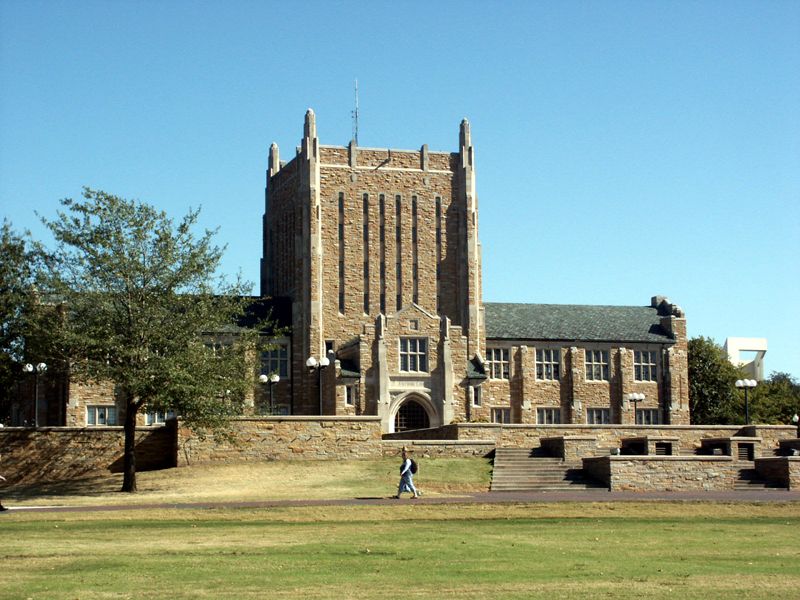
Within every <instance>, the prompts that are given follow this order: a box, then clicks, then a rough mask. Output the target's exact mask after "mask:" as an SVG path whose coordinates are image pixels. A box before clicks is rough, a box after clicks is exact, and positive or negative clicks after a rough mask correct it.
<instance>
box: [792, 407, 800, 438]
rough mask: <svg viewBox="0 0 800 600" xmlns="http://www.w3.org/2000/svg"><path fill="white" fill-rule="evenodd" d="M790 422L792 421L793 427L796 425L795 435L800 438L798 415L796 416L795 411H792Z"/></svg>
mask: <svg viewBox="0 0 800 600" xmlns="http://www.w3.org/2000/svg"><path fill="white" fill-rule="evenodd" d="M792 423H794V425H795V427H797V437H798V438H800V417H798V416H797V413H794V416H793V417H792Z"/></svg>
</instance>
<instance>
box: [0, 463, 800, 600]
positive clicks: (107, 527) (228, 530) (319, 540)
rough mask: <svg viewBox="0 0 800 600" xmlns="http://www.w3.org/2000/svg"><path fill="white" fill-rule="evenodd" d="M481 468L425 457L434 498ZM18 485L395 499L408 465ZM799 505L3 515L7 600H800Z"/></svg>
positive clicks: (272, 466) (95, 496) (58, 496)
mask: <svg viewBox="0 0 800 600" xmlns="http://www.w3.org/2000/svg"><path fill="white" fill-rule="evenodd" d="M490 470H491V466H490V464H489V463H488V462H487V461H485V460H482V459H474V460H442V461H433V460H430V461H428V460H425V461H422V464H421V471H420V476H419V478H418V479H419V484H420V486H421V487H422V488H424V489H425V490H426V492H427V494H426V495H434V496H435V495H444V494H447V495H450V496H452V495H457V494H458V493H459V492H468V491H479V490H485V489H486V487H487V486H488V480H489V473H490ZM119 483H120V481H119V476H118V475H109V476H101V477H96V478H93V479H86V480H82V481H73V482H63V483H58V484H49V485H39V486H30V487H25V488H20V487H17V488H13V487H12V488H11V489H10V490H7V492H10V493H6V494H5V497H4V498H5V499H4V501H5V503H6V504H8V505H10V506H12V507H14V508H20V507H25V506H29V507H30V506H34V505H43V504H44V505H46V504H62V505H64V504H66V505H71V506H80V505H84V506H86V505H102V506H107V507H113V506H114V505H117V506H118V505H120V504H144V505H149V504H157V503H159V504H162V505H164V504H171V503H186V502H193V501H197V502H229V501H259V500H275V499H281V498H291V499H319V498H355V497H386V496H388V495H390V494H392V493H394V491H395V490H396V484H397V461H396V460H390V459H387V460H384V461H368V462H341V463H338V462H337V463H331V462H327V463H263V464H249V463H248V464H237V465H213V466H202V467H196V468H188V469H173V470H168V471H157V472H150V473H141V474H140V487H141V489H142V492H141V493H140V494H136V495H134V496H130V495H127V494H126V495H122V494H119V493H117V492H116V491H115V490H117V489H118V488H119ZM799 528H800V503H770V504H743V503H736V504H733V503H707V502H695V503H689V502H685V503H682V502H638V503H632V502H625V503H612V502H597V503H556V504H551V503H532V504H491V505H489V504H467V503H464V504H458V503H453V504H442V505H438V504H425V503H414V502H411V501H409V500H405V501H397V502H386V503H383V504H379V505H361V506H316V507H292V508H290V507H280V508H263V509H225V510H222V509H207V510H200V509H197V510H195V509H184V510H177V509H172V508H166V509H165V508H152V507H151V508H146V509H145V508H138V509H135V510H121V509H119V507H117V509H116V510H113V511H96V510H89V511H85V512H49V513H47V512H33V511H25V510H14V511H10V512H6V513H3V514H0V565H2V568H0V598H3V599H5V598H9V599H11V598H14V599H16V598H32V599H48V600H49V599H54V600H67V599H69V600H71V599H80V600H95V599H109V598H137V599H138V598H193V599H194V598H215V599H216V598H221V599H239V598H244V599H247V598H337V599H341V598H365V599H371V598H375V599H377V598H380V599H386V598H402V597H411V598H596V597H599V598H603V597H606V598H703V599H704V600H708V599H714V598H720V599H722V598H725V599H728V598H797V597H800V593H798V590H800V574H799V573H798V568H797V565H798V564H800V560H798V559H800V543H799V542H798V541H797V539H798V531H799V530H800V529H799Z"/></svg>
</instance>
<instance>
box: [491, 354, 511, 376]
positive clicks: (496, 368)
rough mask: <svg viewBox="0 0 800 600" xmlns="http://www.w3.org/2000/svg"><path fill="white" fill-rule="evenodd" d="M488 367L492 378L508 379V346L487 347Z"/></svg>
mask: <svg viewBox="0 0 800 600" xmlns="http://www.w3.org/2000/svg"><path fill="white" fill-rule="evenodd" d="M486 369H487V373H488V375H489V378H490V379H508V348H487V349H486Z"/></svg>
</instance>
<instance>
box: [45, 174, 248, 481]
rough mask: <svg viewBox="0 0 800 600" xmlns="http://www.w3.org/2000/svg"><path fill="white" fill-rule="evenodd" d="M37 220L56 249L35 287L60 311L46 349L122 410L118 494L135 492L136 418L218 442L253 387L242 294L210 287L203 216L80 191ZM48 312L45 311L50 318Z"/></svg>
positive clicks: (216, 253) (220, 282) (221, 284)
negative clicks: (177, 423) (176, 215)
mask: <svg viewBox="0 0 800 600" xmlns="http://www.w3.org/2000/svg"><path fill="white" fill-rule="evenodd" d="M61 204H62V207H63V208H64V209H65V210H63V211H59V212H58V218H57V219H55V220H53V221H50V220H47V219H44V218H43V219H42V221H43V222H44V223H45V225H46V226H47V227H48V228H49V229H50V231H51V232H52V233H53V236H54V238H55V240H56V247H55V250H54V251H52V252H49V253H48V254H47V261H48V267H49V268H48V269H47V270H46V271H44V272H43V273H42V285H43V286H45V287H46V289H47V291H48V293H49V294H52V295H53V297H54V298H56V299H58V302H59V303H61V305H62V306H64V307H65V310H64V311H63V314H64V317H63V318H62V319H61V320H60V325H59V326H58V327H53V329H54V334H55V337H56V339H57V344H55V345H54V348H57V349H58V351H59V352H60V353H61V354H62V356H63V358H64V359H66V360H70V370H71V374H72V375H73V376H74V377H77V378H78V379H80V380H84V381H89V382H92V381H94V382H97V381H108V382H112V383H113V384H114V385H115V394H116V395H117V397H118V398H121V400H122V404H123V405H124V407H125V415H124V430H125V450H124V452H125V453H124V477H123V484H122V491H123V492H134V491H136V449H135V435H136V416H137V414H139V413H140V412H144V411H154V410H175V411H176V413H178V414H180V415H181V417H182V418H183V419H184V420H185V421H186V423H187V425H188V426H190V427H194V428H199V429H211V430H213V431H217V432H218V431H220V430H221V429H222V428H224V423H225V422H226V420H227V417H228V416H230V415H232V414H240V413H241V407H242V403H243V400H244V397H245V395H246V394H247V393H248V392H252V390H253V387H254V376H255V369H254V368H253V364H252V360H250V359H252V357H253V350H254V348H255V346H256V345H257V344H258V337H259V335H258V331H257V330H256V328H252V329H251V328H247V329H243V328H240V327H238V326H237V323H238V322H239V319H240V318H242V316H243V315H244V312H245V304H246V301H247V300H246V298H244V297H243V294H244V293H245V292H246V291H248V290H247V289H246V287H245V285H244V284H243V283H242V282H241V281H238V280H237V281H236V282H234V283H229V282H227V281H225V279H224V278H222V277H218V276H217V275H216V270H217V267H218V265H219V262H220V259H221V257H222V252H223V249H221V248H219V247H217V246H215V245H213V243H212V238H213V235H214V233H215V232H213V231H205V233H204V234H203V235H201V236H199V237H196V236H195V235H194V234H193V233H192V230H193V228H194V226H195V225H196V223H197V216H198V213H199V211H189V213H188V214H187V215H186V216H185V217H183V218H182V219H181V220H180V221H179V222H177V223H175V222H173V220H172V219H170V218H168V217H167V216H166V214H165V213H164V212H162V211H158V210H156V209H155V208H153V207H152V206H150V205H148V204H145V203H140V202H137V201H131V200H126V199H123V198H119V197H117V196H113V195H110V194H107V193H105V192H102V191H96V190H92V189H89V188H84V193H83V200H78V201H75V200H72V199H65V200H62V201H61ZM51 312H52V311H51Z"/></svg>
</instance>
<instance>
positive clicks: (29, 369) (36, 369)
mask: <svg viewBox="0 0 800 600" xmlns="http://www.w3.org/2000/svg"><path fill="white" fill-rule="evenodd" d="M22 370H23V371H24V372H25V373H33V426H34V427H39V375H41V374H42V373H44V372H45V371H47V365H46V364H45V363H43V362H40V363H37V364H36V366H34V365H32V364H31V363H27V364H26V365H25V366H23V367H22Z"/></svg>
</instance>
